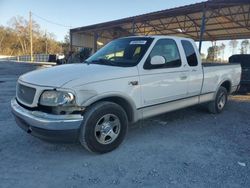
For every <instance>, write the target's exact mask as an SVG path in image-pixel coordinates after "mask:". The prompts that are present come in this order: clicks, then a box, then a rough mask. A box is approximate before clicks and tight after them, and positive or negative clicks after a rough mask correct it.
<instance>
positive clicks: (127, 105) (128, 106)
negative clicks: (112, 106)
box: [96, 97, 134, 122]
mask: <svg viewBox="0 0 250 188" xmlns="http://www.w3.org/2000/svg"><path fill="white" fill-rule="evenodd" d="M99 101H109V102H114V103H116V104H118V105H120V106H121V107H122V108H123V109H124V110H125V112H126V114H127V116H128V121H129V122H132V121H133V119H134V114H133V113H134V111H133V108H132V106H131V104H130V103H129V102H128V101H127V100H126V99H123V98H121V97H106V98H103V99H100V100H98V101H96V102H99Z"/></svg>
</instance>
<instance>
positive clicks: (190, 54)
mask: <svg viewBox="0 0 250 188" xmlns="http://www.w3.org/2000/svg"><path fill="white" fill-rule="evenodd" d="M181 44H182V46H183V48H184V51H185V55H186V58H187V62H188V65H189V66H191V67H194V66H197V65H198V61H197V56H196V53H195V51H194V47H193V45H192V44H191V42H189V41H187V40H182V41H181Z"/></svg>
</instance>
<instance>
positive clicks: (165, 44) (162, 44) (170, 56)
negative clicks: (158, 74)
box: [144, 39, 181, 69]
mask: <svg viewBox="0 0 250 188" xmlns="http://www.w3.org/2000/svg"><path fill="white" fill-rule="evenodd" d="M156 55H159V56H163V57H164V58H165V60H166V63H165V64H164V65H151V63H150V60H151V58H152V57H154V56H156ZM180 66H181V58H180V54H179V49H178V47H177V45H176V43H175V41H174V40H172V39H159V40H158V41H157V42H156V44H155V46H154V47H153V49H152V51H151V52H150V54H149V57H148V59H147V61H146V62H145V64H144V69H158V68H175V67H180Z"/></svg>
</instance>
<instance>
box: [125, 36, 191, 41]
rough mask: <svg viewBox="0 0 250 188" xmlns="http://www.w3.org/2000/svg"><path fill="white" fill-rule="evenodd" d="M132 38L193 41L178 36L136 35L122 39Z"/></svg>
mask: <svg viewBox="0 0 250 188" xmlns="http://www.w3.org/2000/svg"><path fill="white" fill-rule="evenodd" d="M131 37H142V38H155V39H162V38H170V39H178V40H181V39H185V40H191V41H193V39H191V38H186V37H177V36H171V35H135V36H128V37H122V38H131Z"/></svg>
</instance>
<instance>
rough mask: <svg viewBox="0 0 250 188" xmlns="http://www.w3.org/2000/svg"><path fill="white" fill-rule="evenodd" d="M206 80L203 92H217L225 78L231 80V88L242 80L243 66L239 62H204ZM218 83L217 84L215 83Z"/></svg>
mask: <svg viewBox="0 0 250 188" xmlns="http://www.w3.org/2000/svg"><path fill="white" fill-rule="evenodd" d="M202 66H203V73H204V80H203V87H202V92H201V93H208V92H215V91H216V89H217V86H218V85H220V84H221V83H220V82H221V81H223V80H230V81H231V83H230V84H231V88H233V87H237V85H238V84H239V82H240V75H241V66H240V64H238V63H235V64H229V63H212V62H205V63H202ZM215 83H216V84H215Z"/></svg>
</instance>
